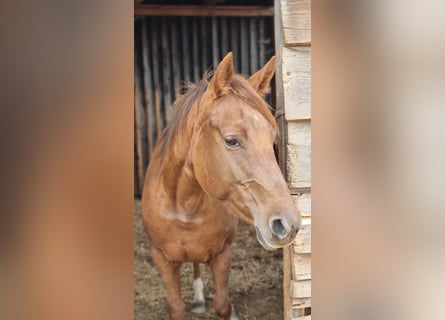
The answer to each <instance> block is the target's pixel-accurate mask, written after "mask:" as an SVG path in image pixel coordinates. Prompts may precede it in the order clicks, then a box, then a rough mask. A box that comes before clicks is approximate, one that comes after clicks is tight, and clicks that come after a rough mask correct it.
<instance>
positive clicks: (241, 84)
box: [160, 72, 279, 158]
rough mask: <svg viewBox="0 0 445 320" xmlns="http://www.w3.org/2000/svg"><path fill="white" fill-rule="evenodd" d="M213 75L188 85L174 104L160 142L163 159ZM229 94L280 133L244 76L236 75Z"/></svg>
mask: <svg viewBox="0 0 445 320" xmlns="http://www.w3.org/2000/svg"><path fill="white" fill-rule="evenodd" d="M212 75H213V73H212V72H207V73H205V74H204V76H203V78H202V80H201V81H199V82H198V83H197V84H195V83H191V82H188V83H186V84H185V88H186V92H185V93H184V94H183V95H181V96H180V97H178V98H177V99H176V101H175V102H174V114H173V117H172V119H171V121H170V123H169V125H168V126H167V128H165V130H164V132H163V134H162V137H161V141H160V143H161V144H162V145H161V151H160V155H161V157H162V158H164V156H165V154H166V153H167V150H168V149H169V147H170V146H171V145H172V144H173V142H174V140H175V138H176V136H177V135H178V133H179V132H180V131H182V130H183V129H184V127H185V125H186V123H187V119H188V118H189V115H190V111H191V110H192V108H193V107H194V106H196V105H197V102H199V101H200V100H201V99H202V97H203V95H204V92H205V91H206V90H207V87H208V85H209V82H210V79H211V76H212ZM229 94H233V95H235V96H237V97H239V98H240V99H241V100H243V101H244V102H245V103H247V104H248V105H249V106H250V107H252V108H253V109H255V110H257V111H258V112H259V113H260V114H261V115H262V116H263V117H264V118H265V119H266V120H267V121H268V122H269V123H270V124H271V125H272V127H273V128H274V130H275V132H276V133H277V134H278V133H279V129H278V125H277V123H276V121H275V117H274V116H273V114H272V112H271V110H272V108H271V107H270V106H269V104H267V103H266V101H264V99H263V98H261V97H260V96H259V95H258V93H257V92H256V91H255V89H253V88H252V86H250V84H249V83H248V81H247V80H246V79H245V78H244V77H243V76H242V75H238V74H236V75H234V76H233V80H232V83H231V90H230V93H229Z"/></svg>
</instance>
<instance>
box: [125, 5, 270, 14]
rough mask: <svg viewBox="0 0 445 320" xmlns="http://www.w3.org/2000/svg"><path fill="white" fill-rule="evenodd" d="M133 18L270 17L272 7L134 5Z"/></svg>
mask: <svg viewBox="0 0 445 320" xmlns="http://www.w3.org/2000/svg"><path fill="white" fill-rule="evenodd" d="M134 15H135V16H182V17H184V16H201V17H272V16H273V15H274V7H273V6H180V5H153V4H135V6H134Z"/></svg>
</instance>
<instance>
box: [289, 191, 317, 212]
mask: <svg viewBox="0 0 445 320" xmlns="http://www.w3.org/2000/svg"><path fill="white" fill-rule="evenodd" d="M292 199H293V200H294V202H295V204H296V205H297V208H298V210H299V211H300V213H301V216H302V217H310V216H311V213H312V208H311V194H310V193H309V192H305V193H302V194H300V195H293V196H292Z"/></svg>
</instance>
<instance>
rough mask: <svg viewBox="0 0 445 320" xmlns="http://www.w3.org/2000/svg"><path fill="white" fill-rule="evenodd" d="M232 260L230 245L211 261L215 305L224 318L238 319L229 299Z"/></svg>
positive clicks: (229, 319)
mask: <svg viewBox="0 0 445 320" xmlns="http://www.w3.org/2000/svg"><path fill="white" fill-rule="evenodd" d="M230 262H231V247H230V246H228V247H226V248H225V249H224V251H223V252H221V253H220V254H219V255H217V256H215V257H214V258H213V259H212V260H211V261H210V263H209V265H210V268H211V270H212V274H213V282H214V284H215V298H214V300H213V307H214V308H215V311H216V314H217V315H218V316H219V317H221V319H224V320H237V319H238V317H237V316H236V314H235V310H234V308H233V306H232V305H231V304H230V301H229V288H228V282H229V268H230Z"/></svg>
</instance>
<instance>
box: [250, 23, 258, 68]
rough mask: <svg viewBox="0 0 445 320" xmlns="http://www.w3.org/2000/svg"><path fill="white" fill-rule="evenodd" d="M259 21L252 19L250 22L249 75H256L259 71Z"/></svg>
mask: <svg viewBox="0 0 445 320" xmlns="http://www.w3.org/2000/svg"><path fill="white" fill-rule="evenodd" d="M257 20H258V19H255V18H252V19H250V20H249V38H250V45H249V49H250V57H249V60H250V72H249V75H252V74H254V73H255V72H256V71H257V70H259V69H260V68H259V66H258V33H257V31H258V23H257V22H258V21H257Z"/></svg>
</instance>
